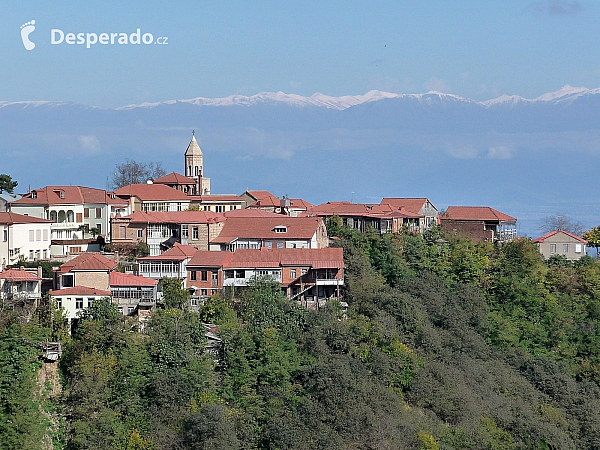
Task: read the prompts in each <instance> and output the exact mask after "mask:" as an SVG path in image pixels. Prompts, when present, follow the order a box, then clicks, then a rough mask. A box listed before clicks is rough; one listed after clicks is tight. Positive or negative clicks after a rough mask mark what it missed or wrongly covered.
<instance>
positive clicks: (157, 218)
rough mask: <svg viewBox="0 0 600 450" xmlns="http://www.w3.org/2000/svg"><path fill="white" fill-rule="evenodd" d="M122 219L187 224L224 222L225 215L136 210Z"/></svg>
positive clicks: (136, 221)
mask: <svg viewBox="0 0 600 450" xmlns="http://www.w3.org/2000/svg"><path fill="white" fill-rule="evenodd" d="M169 189H170V188H169ZM122 219H130V221H131V223H174V224H186V223H215V222H223V221H224V220H225V217H223V215H222V214H218V213H214V212H210V211H164V212H163V211H149V212H143V211H134V212H133V214H130V215H128V216H124V217H122Z"/></svg>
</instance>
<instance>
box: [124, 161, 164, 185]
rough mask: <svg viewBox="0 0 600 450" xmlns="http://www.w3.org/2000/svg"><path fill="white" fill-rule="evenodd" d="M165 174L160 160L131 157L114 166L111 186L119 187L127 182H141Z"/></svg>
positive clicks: (127, 183)
mask: <svg viewBox="0 0 600 450" xmlns="http://www.w3.org/2000/svg"><path fill="white" fill-rule="evenodd" d="M163 175H165V170H164V169H163V167H162V163H160V162H139V161H134V160H132V159H127V160H125V162H124V163H121V164H117V165H116V166H115V172H114V173H113V176H112V188H113V189H119V188H121V187H123V186H127V185H129V184H142V183H146V182H147V181H148V180H154V179H156V178H160V177H162V176H163Z"/></svg>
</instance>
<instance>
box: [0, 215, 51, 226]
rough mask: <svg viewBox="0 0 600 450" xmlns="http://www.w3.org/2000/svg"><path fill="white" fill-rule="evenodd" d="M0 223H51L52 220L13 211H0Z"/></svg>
mask: <svg viewBox="0 0 600 450" xmlns="http://www.w3.org/2000/svg"><path fill="white" fill-rule="evenodd" d="M0 223H2V224H6V225H13V224H22V223H52V221H51V220H46V219H40V218H38V217H31V216H24V215H22V214H16V213H13V212H0Z"/></svg>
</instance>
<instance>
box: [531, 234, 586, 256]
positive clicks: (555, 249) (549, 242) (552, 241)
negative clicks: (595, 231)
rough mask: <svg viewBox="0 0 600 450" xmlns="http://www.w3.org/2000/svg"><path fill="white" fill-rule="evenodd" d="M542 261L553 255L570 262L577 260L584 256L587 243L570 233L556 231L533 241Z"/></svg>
mask: <svg viewBox="0 0 600 450" xmlns="http://www.w3.org/2000/svg"><path fill="white" fill-rule="evenodd" d="M532 242H533V243H534V244H536V246H537V248H538V250H539V252H540V253H541V254H542V256H543V257H544V259H548V258H550V257H551V256H554V255H561V256H564V257H565V258H567V259H568V260H570V261H574V260H577V259H579V258H581V257H582V256H585V255H586V251H585V249H586V245H587V241H586V240H585V239H582V238H580V237H579V236H576V235H574V234H572V233H568V232H566V231H562V230H557V231H551V232H550V233H547V234H545V235H543V236H540V237H538V238H536V239H533V240H532Z"/></svg>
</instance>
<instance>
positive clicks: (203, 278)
mask: <svg viewBox="0 0 600 450" xmlns="http://www.w3.org/2000/svg"><path fill="white" fill-rule="evenodd" d="M200 281H208V272H207V271H206V270H203V271H201V272H200Z"/></svg>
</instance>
